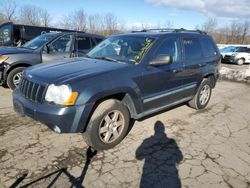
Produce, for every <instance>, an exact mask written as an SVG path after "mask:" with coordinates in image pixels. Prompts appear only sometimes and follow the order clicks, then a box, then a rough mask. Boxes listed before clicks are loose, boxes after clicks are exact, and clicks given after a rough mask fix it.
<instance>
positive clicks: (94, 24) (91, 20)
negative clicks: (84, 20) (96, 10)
mask: <svg viewBox="0 0 250 188" xmlns="http://www.w3.org/2000/svg"><path fill="white" fill-rule="evenodd" d="M103 28H104V24H103V19H102V16H101V15H100V14H93V15H89V17H88V31H89V32H91V33H96V34H103Z"/></svg>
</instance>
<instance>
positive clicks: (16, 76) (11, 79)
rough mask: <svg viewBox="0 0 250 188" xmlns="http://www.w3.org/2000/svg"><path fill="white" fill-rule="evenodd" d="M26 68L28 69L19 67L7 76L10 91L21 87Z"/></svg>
mask: <svg viewBox="0 0 250 188" xmlns="http://www.w3.org/2000/svg"><path fill="white" fill-rule="evenodd" d="M25 68H26V67H17V68H14V69H13V70H11V71H10V73H9V74H8V76H7V85H8V86H9V88H10V89H12V90H14V89H15V88H16V87H17V86H18V85H19V83H20V81H21V77H22V74H23V70H24V69H25Z"/></svg>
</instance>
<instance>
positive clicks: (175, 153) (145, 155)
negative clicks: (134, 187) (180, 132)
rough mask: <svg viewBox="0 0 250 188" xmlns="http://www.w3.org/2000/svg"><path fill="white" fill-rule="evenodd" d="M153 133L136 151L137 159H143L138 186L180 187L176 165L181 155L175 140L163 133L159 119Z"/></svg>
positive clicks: (156, 187) (163, 129) (163, 128)
mask: <svg viewBox="0 0 250 188" xmlns="http://www.w3.org/2000/svg"><path fill="white" fill-rule="evenodd" d="M154 129H155V134H154V135H153V136H151V137H150V138H147V139H145V140H144V141H143V143H142V144H141V145H140V146H139V148H138V149H137V151H136V158H137V159H138V160H143V159H145V163H144V166H143V172H142V177H141V183H140V187H141V188H144V187H154V188H158V187H168V188H180V187H181V182H180V179H179V175H178V170H177V168H176V166H177V165H178V164H179V163H180V162H181V161H182V159H183V155H182V152H181V151H180V149H179V147H178V145H177V143H176V141H175V140H174V139H170V138H168V137H167V135H166V134H165V127H164V125H163V123H162V122H161V121H157V122H156V123H155V127H154Z"/></svg>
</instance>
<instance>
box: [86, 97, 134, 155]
mask: <svg viewBox="0 0 250 188" xmlns="http://www.w3.org/2000/svg"><path fill="white" fill-rule="evenodd" d="M129 122H130V114H129V111H128V109H127V107H126V106H125V105H123V104H122V103H121V102H120V101H118V100H115V99H109V100H106V101H103V102H102V103H100V104H99V105H98V106H97V108H96V109H95V111H94V112H93V115H92V116H91V118H90V121H89V123H88V126H87V128H86V131H85V133H83V135H84V139H85V142H86V143H87V144H88V145H89V146H91V147H93V148H94V149H96V150H106V149H110V148H113V147H114V146H116V145H117V144H119V143H120V142H121V141H122V140H123V138H124V137H125V136H126V133H127V131H128V127H129Z"/></svg>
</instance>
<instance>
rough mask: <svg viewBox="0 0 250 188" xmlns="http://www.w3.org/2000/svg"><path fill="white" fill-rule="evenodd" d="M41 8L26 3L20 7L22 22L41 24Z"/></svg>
mask: <svg viewBox="0 0 250 188" xmlns="http://www.w3.org/2000/svg"><path fill="white" fill-rule="evenodd" d="M40 10H41V9H40V8H39V7H36V6H32V5H24V6H22V7H21V9H20V22H21V23H22V24H28V25H34V26H40V25H41V23H40Z"/></svg>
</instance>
